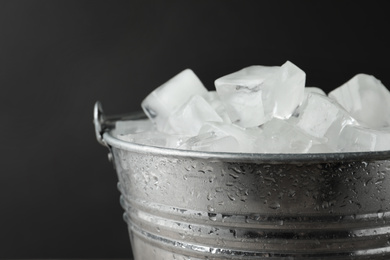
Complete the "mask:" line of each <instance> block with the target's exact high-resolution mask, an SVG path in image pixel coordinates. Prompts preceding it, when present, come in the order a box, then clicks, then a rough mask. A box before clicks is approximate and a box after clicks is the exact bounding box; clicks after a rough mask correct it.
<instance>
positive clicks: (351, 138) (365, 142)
mask: <svg viewBox="0 0 390 260" xmlns="http://www.w3.org/2000/svg"><path fill="white" fill-rule="evenodd" d="M337 149H338V150H339V151H341V152H363V151H384V150H390V131H389V130H387V131H379V130H375V129H370V128H366V127H364V126H352V125H347V126H345V127H344V128H343V130H342V131H341V133H340V136H339V138H338V142H337Z"/></svg>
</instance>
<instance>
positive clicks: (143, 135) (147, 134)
mask: <svg viewBox="0 0 390 260" xmlns="http://www.w3.org/2000/svg"><path fill="white" fill-rule="evenodd" d="M118 138H119V139H121V140H123V141H127V142H130V143H137V144H143V145H150V146H158V147H168V148H177V147H179V146H180V145H182V143H183V142H185V141H186V140H187V139H188V138H189V137H187V136H180V135H172V134H165V133H161V132H159V131H157V130H155V129H154V130H149V131H144V132H135V133H130V134H119V135H118Z"/></svg>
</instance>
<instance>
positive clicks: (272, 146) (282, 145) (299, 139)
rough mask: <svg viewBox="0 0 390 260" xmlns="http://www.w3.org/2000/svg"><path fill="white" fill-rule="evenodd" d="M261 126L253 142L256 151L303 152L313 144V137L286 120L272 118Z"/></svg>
mask: <svg viewBox="0 0 390 260" xmlns="http://www.w3.org/2000/svg"><path fill="white" fill-rule="evenodd" d="M261 128H262V132H261V135H260V136H259V139H258V140H257V141H256V142H255V151H256V152H258V153H305V152H307V151H308V150H309V149H310V147H311V146H312V144H313V137H311V136H309V135H307V134H305V133H304V132H303V131H302V130H301V129H299V128H298V127H296V126H295V125H292V124H290V123H289V122H287V121H286V120H281V119H277V118H274V119H272V120H271V121H268V122H267V123H265V124H264V125H262V126H261Z"/></svg>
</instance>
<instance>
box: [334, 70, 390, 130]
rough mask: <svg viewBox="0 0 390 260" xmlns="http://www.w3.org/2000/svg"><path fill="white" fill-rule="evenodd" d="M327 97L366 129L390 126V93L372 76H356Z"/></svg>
mask: <svg viewBox="0 0 390 260" xmlns="http://www.w3.org/2000/svg"><path fill="white" fill-rule="evenodd" d="M329 97H330V98H332V99H334V100H336V101H337V102H338V103H339V104H341V105H342V106H343V107H344V108H345V109H346V110H347V111H348V112H349V113H350V114H351V115H352V116H353V117H354V118H355V119H357V120H358V121H359V122H360V123H362V124H364V125H366V126H367V127H370V128H374V129H380V128H383V127H389V126H390V92H389V91H388V90H387V88H386V87H385V86H384V85H383V84H382V83H381V81H380V80H378V79H376V78H375V77H374V76H371V75H367V74H358V75H356V76H354V77H353V78H352V79H350V80H349V81H348V82H346V83H345V84H343V85H342V86H340V87H338V88H337V89H335V90H333V91H332V92H330V93H329Z"/></svg>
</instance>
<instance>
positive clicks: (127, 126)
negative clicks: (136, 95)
mask: <svg viewBox="0 0 390 260" xmlns="http://www.w3.org/2000/svg"><path fill="white" fill-rule="evenodd" d="M154 127H155V126H154V124H153V123H152V122H151V121H150V120H149V119H140V120H125V121H120V120H119V121H116V122H115V133H117V134H122V135H124V134H136V133H140V132H145V131H150V130H152V129H153V128H154Z"/></svg>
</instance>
